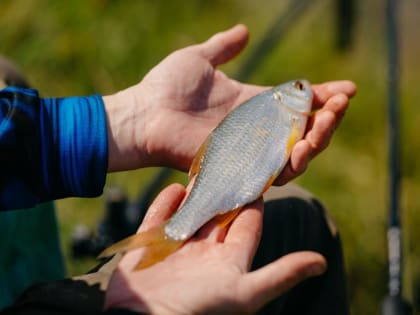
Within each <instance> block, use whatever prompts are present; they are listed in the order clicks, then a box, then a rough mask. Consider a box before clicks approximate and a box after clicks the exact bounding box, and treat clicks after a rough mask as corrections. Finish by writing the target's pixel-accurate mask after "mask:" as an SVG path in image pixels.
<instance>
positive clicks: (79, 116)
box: [0, 87, 108, 210]
mask: <svg viewBox="0 0 420 315" xmlns="http://www.w3.org/2000/svg"><path fill="white" fill-rule="evenodd" d="M107 163H108V140H107V126H106V117H105V111H104V104H103V101H102V98H101V96H100V95H92V96H88V97H69V98H48V99H47V98H45V99H43V98H40V97H39V95H38V93H37V91H35V90H32V89H22V88H16V87H7V88H5V89H3V90H1V91H0V210H7V209H18V208H28V207H32V206H34V205H36V204H38V203H41V202H44V201H47V200H54V199H59V198H64V197H70V196H73V197H76V196H77V197H95V196H98V195H100V194H101V193H102V190H103V186H104V183H105V176H106V170H107Z"/></svg>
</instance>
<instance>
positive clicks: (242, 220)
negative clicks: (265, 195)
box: [225, 198, 264, 271]
mask: <svg viewBox="0 0 420 315" xmlns="http://www.w3.org/2000/svg"><path fill="white" fill-rule="evenodd" d="M263 209H264V203H263V200H262V198H260V199H258V200H257V201H255V202H254V203H252V204H250V205H248V206H246V207H245V208H244V209H243V210H242V212H241V213H240V214H239V215H238V217H237V218H236V219H235V220H234V221H233V222H232V225H231V226H230V228H229V230H228V232H227V235H226V237H225V244H227V245H228V244H229V245H234V246H232V248H233V252H232V256H233V258H234V259H235V262H236V264H237V265H238V266H239V267H240V268H241V269H242V271H246V270H249V268H250V266H251V263H252V260H253V259H254V255H255V252H256V250H257V247H258V244H259V242H260V239H261V233H262V219H263Z"/></svg>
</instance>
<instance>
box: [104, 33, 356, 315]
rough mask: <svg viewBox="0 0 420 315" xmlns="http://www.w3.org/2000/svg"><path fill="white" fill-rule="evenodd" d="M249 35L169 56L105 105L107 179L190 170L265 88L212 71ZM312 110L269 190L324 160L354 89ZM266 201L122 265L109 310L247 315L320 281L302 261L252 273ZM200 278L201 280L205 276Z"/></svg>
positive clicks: (323, 88) (322, 99)
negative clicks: (150, 257)
mask: <svg viewBox="0 0 420 315" xmlns="http://www.w3.org/2000/svg"><path fill="white" fill-rule="evenodd" d="M247 40H248V30H247V28H246V27H245V26H243V25H238V26H235V27H233V28H232V29H230V30H227V31H225V32H222V33H218V34H216V35H214V36H213V37H211V38H210V39H209V40H207V41H206V42H204V43H201V44H198V45H194V46H190V47H187V48H184V49H181V50H178V51H175V52H174V53H172V54H171V55H169V56H168V57H167V58H165V59H164V60H163V61H162V62H161V63H159V64H158V65H157V66H156V67H155V68H153V69H152V70H151V71H150V72H149V73H148V74H147V75H146V76H145V77H144V79H143V80H142V81H141V82H140V83H138V84H137V85H135V86H133V87H130V88H128V89H126V90H123V91H121V92H119V93H117V94H114V95H110V96H106V97H104V103H105V110H106V113H107V119H108V140H109V171H119V170H129V169H135V168H141V167H148V166H169V167H174V168H177V169H180V170H187V169H188V168H189V166H190V164H191V162H192V159H193V157H194V155H195V154H196V151H197V149H198V148H199V146H200V145H201V143H202V142H203V141H204V139H205V138H206V137H207V135H208V134H209V133H210V131H211V130H212V129H213V128H214V127H215V126H216V125H217V123H218V122H219V121H220V120H221V119H222V118H223V117H224V116H225V115H226V114H227V113H228V112H229V111H231V110H232V109H233V108H235V107H236V106H238V105H239V104H241V103H242V102H243V101H245V100H247V99H248V98H250V97H252V96H254V95H255V94H257V93H259V92H262V91H264V90H266V89H267V88H268V87H264V86H256V85H249V84H244V83H240V82H238V81H235V80H233V79H230V78H228V77H227V76H226V75H225V74H224V73H223V72H221V71H220V70H217V66H219V65H221V64H224V63H226V62H228V61H230V60H231V59H233V58H234V57H235V56H237V55H238V54H239V53H240V52H241V51H242V50H243V49H244V47H245V46H246V43H247ZM312 89H313V92H314V101H313V110H316V112H315V114H314V115H313V116H311V118H310V121H309V124H308V127H307V130H306V133H305V136H304V139H303V140H301V141H299V142H298V143H297V144H296V145H295V146H294V148H293V150H292V153H291V158H290V163H289V164H288V165H287V167H286V168H285V169H284V171H283V172H282V173H281V174H280V176H279V177H278V179H277V180H276V182H275V184H284V183H286V182H288V181H290V180H291V179H293V178H294V177H296V176H298V175H299V174H301V173H302V172H303V171H304V170H305V169H306V167H307V165H308V163H309V161H310V160H311V159H312V158H314V157H315V156H316V155H317V154H319V153H320V152H321V151H322V150H324V149H325V148H326V147H327V146H328V144H329V141H330V139H331V137H332V134H333V132H334V130H335V129H336V128H337V127H338V125H339V124H340V121H341V119H342V117H343V116H344V114H345V111H346V110H347V107H348V105H349V98H351V97H352V96H353V95H354V94H355V93H356V87H355V85H354V83H352V82H350V81H334V82H327V83H323V84H317V85H313V86H312ZM185 193H186V191H185V189H184V188H183V187H182V186H180V185H172V186H170V187H169V188H167V189H166V190H164V191H163V192H162V193H161V194H160V195H159V196H158V197H157V199H156V200H155V202H154V203H153V205H152V206H151V208H150V209H149V212H148V214H147V217H146V218H145V220H144V223H143V224H142V226H141V228H140V229H142V230H146V229H149V228H151V227H153V226H155V225H157V224H159V223H160V222H163V220H165V219H166V218H168V217H169V216H170V214H171V213H172V212H173V211H175V210H176V209H177V207H178V206H179V203H180V202H181V200H182V199H183V198H184V196H185ZM262 208H263V203H262V200H258V201H257V202H255V203H253V204H252V205H249V206H247V207H245V209H244V210H243V211H242V212H241V213H240V214H239V216H238V217H237V218H236V219H235V220H234V221H233V223H232V224H231V226H230V227H229V228H228V229H225V230H220V229H219V228H218V227H217V225H215V223H214V222H210V223H208V224H207V225H206V226H204V227H203V228H202V229H201V230H200V231H199V232H198V233H197V235H195V236H194V237H193V238H192V239H191V240H189V241H188V242H187V243H186V244H185V245H184V246H183V247H182V248H181V249H180V250H178V251H177V252H175V253H174V254H172V255H171V256H169V257H167V258H166V259H165V260H164V261H162V262H160V263H158V264H156V265H153V266H152V267H150V268H147V269H144V270H140V271H135V272H133V271H132V270H133V267H134V266H135V265H136V264H137V262H138V261H139V259H140V257H141V250H136V251H132V252H129V253H128V254H126V255H125V256H124V258H123V259H122V261H121V262H120V264H119V266H118V268H117V269H116V271H115V273H114V275H113V277H112V278H111V281H110V284H109V288H108V291H107V295H106V305H105V306H106V308H110V307H122V308H130V309H133V310H137V311H143V312H147V313H150V314H162V315H164V314H246V313H252V312H254V311H255V310H257V309H259V308H260V307H261V306H262V305H264V304H265V303H267V302H268V301H270V300H272V299H274V298H275V297H278V296H279V295H281V294H283V293H284V292H285V291H287V290H288V289H289V288H291V287H293V286H294V285H296V284H297V283H299V282H300V281H302V280H304V279H306V278H308V277H310V276H315V275H319V274H321V273H322V272H323V271H324V270H325V268H326V261H325V259H324V258H323V257H322V256H320V255H319V254H317V253H313V252H298V253H293V254H290V255H287V256H284V257H282V258H280V259H279V260H277V261H275V262H273V263H271V264H269V265H267V266H265V267H264V268H262V269H260V270H257V271H254V272H249V266H250V264H251V261H252V258H253V256H254V254H255V250H256V248H257V246H258V242H259V238H260V235H261V225H262V212H263V210H262ZM203 271H205V272H203Z"/></svg>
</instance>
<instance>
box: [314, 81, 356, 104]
mask: <svg viewBox="0 0 420 315" xmlns="http://www.w3.org/2000/svg"><path fill="white" fill-rule="evenodd" d="M312 91H313V94H314V100H313V109H318V108H320V107H322V106H323V105H324V104H325V103H326V102H327V101H328V99H329V98H331V97H332V96H334V95H336V94H345V95H346V96H347V97H349V98H351V97H353V96H354V95H355V94H356V91H357V88H356V85H355V84H354V83H353V82H351V81H332V82H326V83H322V84H314V85H312Z"/></svg>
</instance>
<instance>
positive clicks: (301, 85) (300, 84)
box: [295, 81, 305, 91]
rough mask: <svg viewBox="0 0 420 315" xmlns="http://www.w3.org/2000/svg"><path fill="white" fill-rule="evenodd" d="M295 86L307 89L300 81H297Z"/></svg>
mask: <svg viewBox="0 0 420 315" xmlns="http://www.w3.org/2000/svg"><path fill="white" fill-rule="evenodd" d="M295 88H297V89H298V90H300V91H303V90H305V87H304V86H303V84H302V82H300V81H296V82H295Z"/></svg>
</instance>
